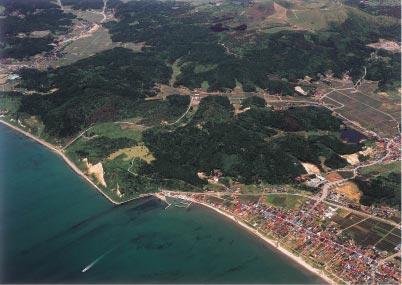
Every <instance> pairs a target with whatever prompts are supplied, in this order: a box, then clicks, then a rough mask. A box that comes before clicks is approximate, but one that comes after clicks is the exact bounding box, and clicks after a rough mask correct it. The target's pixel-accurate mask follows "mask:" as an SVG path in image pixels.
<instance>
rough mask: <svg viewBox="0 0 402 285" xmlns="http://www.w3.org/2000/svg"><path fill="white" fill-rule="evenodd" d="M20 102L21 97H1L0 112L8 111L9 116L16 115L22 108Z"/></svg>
mask: <svg viewBox="0 0 402 285" xmlns="http://www.w3.org/2000/svg"><path fill="white" fill-rule="evenodd" d="M20 101H21V99H20V98H19V97H9V96H7V97H0V110H1V111H5V110H7V111H8V113H9V114H14V113H16V112H17V111H18V108H19V107H20Z"/></svg>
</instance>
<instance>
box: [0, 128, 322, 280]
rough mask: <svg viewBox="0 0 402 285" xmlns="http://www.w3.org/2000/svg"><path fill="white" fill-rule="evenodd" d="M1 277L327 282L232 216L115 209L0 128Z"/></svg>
mask: <svg viewBox="0 0 402 285" xmlns="http://www.w3.org/2000/svg"><path fill="white" fill-rule="evenodd" d="M0 195H1V199H0V203H1V205H0V210H1V213H0V237H1V243H0V246H1V247H0V254H1V256H0V277H1V280H0V281H1V282H2V283H286V284H289V283H321V282H322V281H321V280H320V279H318V277H316V276H315V275H312V274H310V273H309V272H306V271H305V270H304V269H302V268H300V267H298V266H297V265H295V264H294V263H293V262H291V261H290V260H289V259H287V258H286V257H284V256H282V255H281V254H279V253H277V252H276V251H274V250H273V249H271V248H269V247H268V246H266V245H265V244H264V243H263V242H261V241H260V240H258V239H256V238H255V237H253V236H251V235H250V234H248V233H247V232H245V231H244V230H242V229H241V228H239V227H238V226H236V225H235V224H233V223H231V222H229V221H228V220H226V219H225V218H224V217H221V216H219V215H218V214H216V213H213V212H211V211H210V210H208V209H204V208H202V207H199V206H194V205H192V206H190V207H189V208H188V209H185V208H177V207H169V208H168V209H166V210H165V209H164V208H165V205H163V204H162V203H161V202H159V201H158V200H155V199H148V200H142V201H138V202H132V203H128V204H126V205H122V206H113V205H112V204H111V203H110V202H108V201H107V200H106V199H105V198H104V197H103V196H102V195H100V194H99V193H98V192H97V191H96V190H95V189H93V188H92V187H91V186H90V185H88V184H87V183H86V182H84V180H82V179H81V178H80V177H78V176H77V175H76V174H75V173H73V172H72V171H71V170H70V169H69V168H68V167H67V166H66V165H65V163H64V162H63V160H62V159H61V158H59V157H58V156H56V155H55V154H54V153H52V152H51V151H49V150H47V149H46V148H44V147H43V146H41V145H39V144H37V143H35V142H33V141H31V140H29V139H27V138H25V137H24V136H23V135H21V134H18V133H16V132H14V131H12V130H10V129H8V128H7V127H5V126H3V125H0Z"/></svg>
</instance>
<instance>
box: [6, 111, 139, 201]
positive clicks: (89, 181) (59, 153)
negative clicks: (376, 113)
mask: <svg viewBox="0 0 402 285" xmlns="http://www.w3.org/2000/svg"><path fill="white" fill-rule="evenodd" d="M0 123H2V124H3V125H5V126H7V127H9V128H10V129H12V130H14V131H16V132H18V133H20V134H23V135H25V136H26V137H28V138H30V139H31V140H33V141H35V142H36V143H39V144H41V145H43V146H44V147H46V148H48V149H50V150H51V151H52V152H54V153H55V154H57V155H58V156H60V157H61V158H62V159H63V160H64V162H65V163H66V164H67V165H68V166H69V167H70V169H71V170H73V171H74V172H75V173H76V174H78V175H79V176H80V177H81V178H83V179H84V180H85V181H86V182H87V183H89V184H90V185H91V186H93V187H94V188H95V189H96V190H98V192H99V193H101V194H102V195H103V196H104V197H105V198H106V199H108V200H109V201H110V202H111V203H113V204H114V205H121V204H123V203H126V202H129V201H131V200H134V199H136V198H133V199H131V200H127V201H123V202H117V201H115V200H113V199H112V198H111V197H109V196H108V195H107V194H106V193H105V192H103V190H102V189H100V188H99V187H98V186H97V185H96V184H95V183H94V182H93V181H91V179H89V178H88V177H87V176H86V175H85V174H84V173H83V172H82V171H81V170H80V169H79V168H78V167H77V166H76V165H75V164H74V163H73V162H72V161H71V160H70V159H68V157H67V156H66V155H65V154H64V153H63V152H62V151H61V150H59V149H58V148H56V147H55V146H54V145H52V144H50V143H48V142H46V141H44V140H42V139H40V138H37V137H36V136H34V135H32V134H30V133H28V132H27V131H24V130H21V129H20V128H18V127H16V126H14V125H12V124H10V123H9V122H6V121H4V120H2V119H0Z"/></svg>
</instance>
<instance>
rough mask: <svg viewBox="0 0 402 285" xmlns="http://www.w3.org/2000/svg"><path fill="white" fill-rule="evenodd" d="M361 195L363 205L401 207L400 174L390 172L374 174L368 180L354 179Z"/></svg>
mask: <svg viewBox="0 0 402 285" xmlns="http://www.w3.org/2000/svg"><path fill="white" fill-rule="evenodd" d="M355 182H356V184H357V185H358V186H359V189H360V191H362V192H363V196H362V198H361V199H360V202H361V203H362V204H363V205H368V206H371V205H388V206H391V207H394V208H397V209H399V210H400V209H401V174H400V173H395V172H391V173H388V174H386V175H380V176H376V177H374V178H372V179H370V180H364V179H362V178H356V179H355Z"/></svg>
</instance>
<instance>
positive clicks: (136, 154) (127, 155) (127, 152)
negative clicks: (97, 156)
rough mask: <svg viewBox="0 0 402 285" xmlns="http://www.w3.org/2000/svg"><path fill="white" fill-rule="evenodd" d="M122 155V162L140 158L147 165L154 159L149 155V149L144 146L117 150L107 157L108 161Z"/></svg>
mask: <svg viewBox="0 0 402 285" xmlns="http://www.w3.org/2000/svg"><path fill="white" fill-rule="evenodd" d="M120 155H124V158H123V160H125V161H127V160H131V159H133V158H140V159H142V160H144V161H146V162H147V163H150V162H151V161H153V160H155V157H154V156H153V155H152V153H150V151H149V149H148V148H147V147H146V146H145V145H136V146H133V147H128V148H123V149H119V150H118V151H116V152H114V153H112V154H111V155H109V156H108V158H107V159H108V160H113V159H115V158H116V157H118V156H120Z"/></svg>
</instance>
